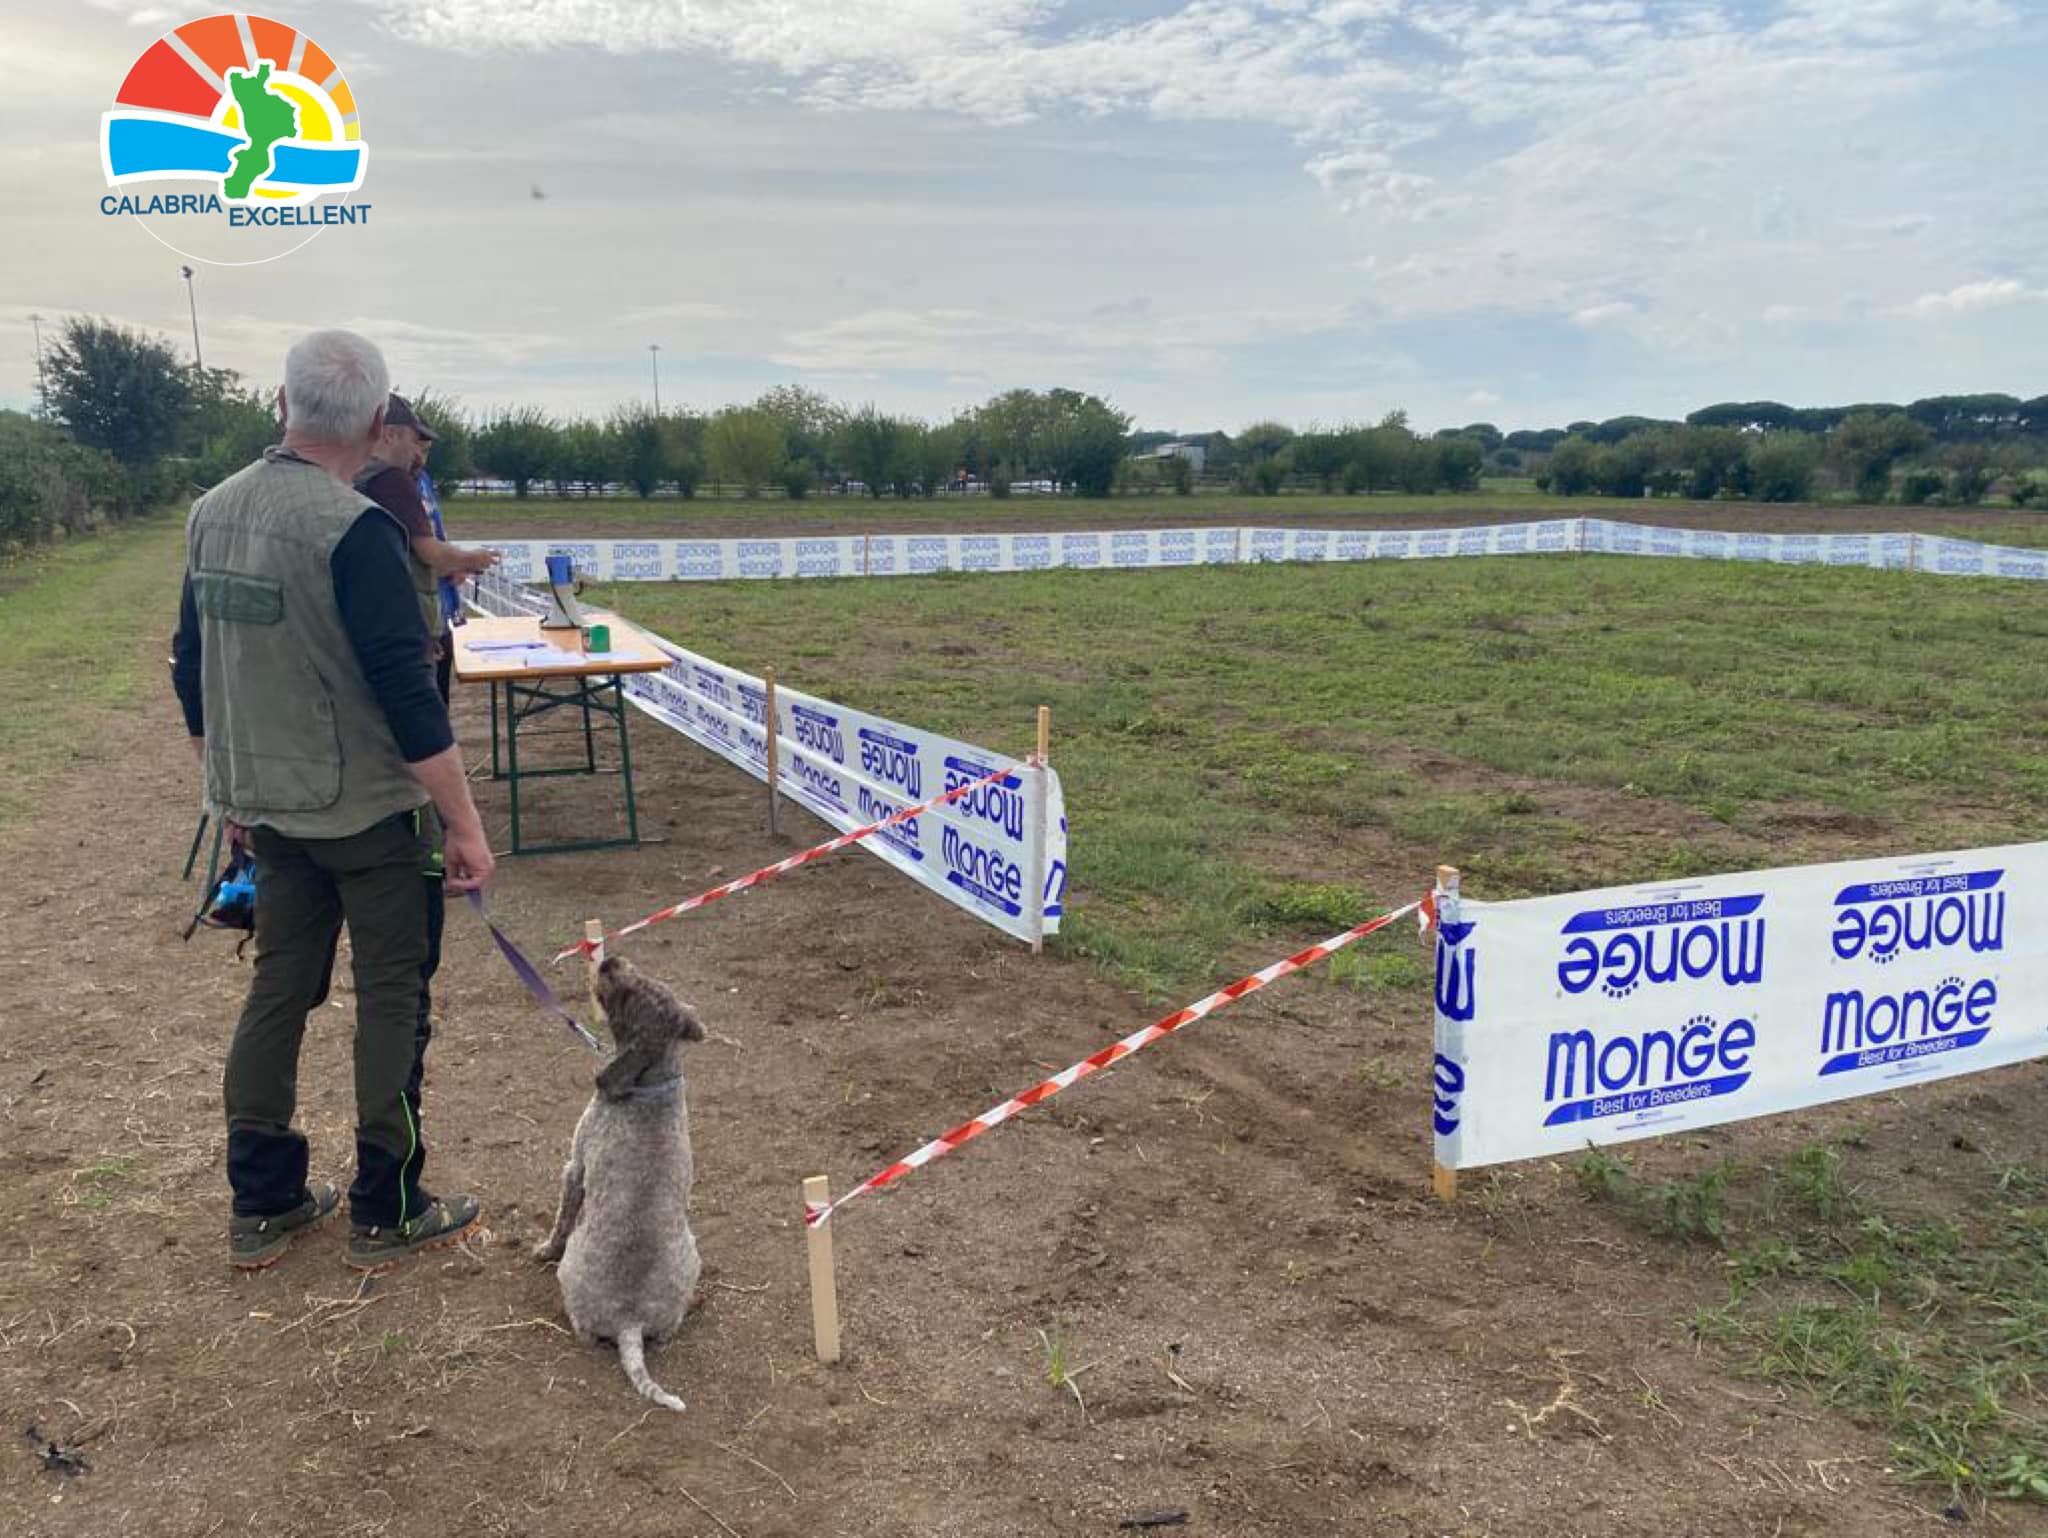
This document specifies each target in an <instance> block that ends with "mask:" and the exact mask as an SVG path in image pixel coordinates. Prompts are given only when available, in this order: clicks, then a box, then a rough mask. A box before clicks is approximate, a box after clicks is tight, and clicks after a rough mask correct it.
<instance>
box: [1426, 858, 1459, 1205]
mask: <svg viewBox="0 0 2048 1538" xmlns="http://www.w3.org/2000/svg"><path fill="white" fill-rule="evenodd" d="M1446 919H1449V920H1450V921H1451V922H1452V923H1454V924H1455V923H1456V922H1457V921H1458V867H1457V866H1455V865H1439V866H1438V867H1437V868H1436V921H1437V923H1439V924H1442V923H1443V922H1444V920H1446ZM1434 1072H1435V1069H1434V1066H1432V1069H1431V1073H1432V1076H1433V1075H1434ZM1434 1146H1435V1145H1434V1142H1432V1144H1431V1147H1432V1150H1434ZM1429 1187H1430V1189H1431V1190H1432V1191H1434V1192H1435V1193H1436V1199H1437V1200H1438V1201H1440V1202H1454V1201H1456V1200H1457V1199H1458V1172H1457V1171H1456V1170H1455V1169H1453V1168H1451V1167H1450V1166H1449V1165H1447V1164H1438V1163H1437V1162H1436V1160H1435V1158H1434V1157H1432V1158H1431V1160H1430V1178H1429Z"/></svg>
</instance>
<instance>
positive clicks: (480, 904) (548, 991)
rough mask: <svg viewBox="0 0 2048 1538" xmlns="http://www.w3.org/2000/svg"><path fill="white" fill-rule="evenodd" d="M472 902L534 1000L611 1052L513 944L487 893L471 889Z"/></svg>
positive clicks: (601, 1052) (588, 1042)
mask: <svg viewBox="0 0 2048 1538" xmlns="http://www.w3.org/2000/svg"><path fill="white" fill-rule="evenodd" d="M469 905H470V906H471V907H472V908H474V909H476V916H477V917H478V918H479V919H481V920H483V925H484V928H486V929H488V930H489V931H490V932H491V938H492V939H493V940H495V941H496V942H497V944H498V951H499V953H500V954H501V955H503V956H504V958H505V960H506V961H507V962H508V963H509V964H510V965H511V968H512V970H513V972H514V973H516V974H517V975H518V978H519V980H520V981H521V982H522V983H524V984H526V991H527V992H528V993H530V994H532V995H533V997H534V1002H535V1003H537V1004H539V1005H540V1007H541V1008H542V1009H544V1010H546V1011H547V1012H548V1013H549V1014H551V1015H553V1016H554V1017H555V1018H556V1019H558V1020H560V1021H561V1022H562V1023H563V1024H564V1025H566V1026H568V1027H569V1029H570V1030H571V1031H572V1032H574V1033H575V1036H576V1039H577V1040H578V1041H581V1042H582V1043H583V1045H584V1046H586V1047H588V1048H590V1050H591V1051H593V1052H595V1053H596V1054H597V1055H598V1056H599V1057H606V1056H608V1055H609V1054H608V1053H607V1052H606V1051H605V1049H604V1047H603V1046H602V1045H601V1044H600V1043H599V1042H598V1039H597V1038H596V1037H595V1036H593V1035H591V1034H590V1032H588V1031H586V1030H585V1029H584V1028H583V1027H582V1026H581V1025H579V1024H577V1022H576V1017H575V1016H574V1015H572V1014H570V1013H569V1011H568V1010H566V1009H564V1008H563V1007H562V1001H561V1000H560V999H558V998H556V997H555V990H554V989H552V988H550V987H549V986H548V980H547V979H546V978H544V977H542V976H541V975H540V971H539V969H538V968H536V967H535V966H534V964H533V963H532V962H530V961H528V960H527V959H526V956H525V953H524V952H522V951H521V950H520V949H519V947H518V946H516V945H514V944H513V943H512V941H511V939H510V938H509V937H508V936H507V935H506V933H505V931H504V930H502V929H500V928H499V927H498V926H497V924H496V923H495V922H494V921H493V920H492V918H491V910H490V906H489V905H488V904H487V903H486V902H485V901H484V894H483V893H482V892H477V891H473V892H471V893H469Z"/></svg>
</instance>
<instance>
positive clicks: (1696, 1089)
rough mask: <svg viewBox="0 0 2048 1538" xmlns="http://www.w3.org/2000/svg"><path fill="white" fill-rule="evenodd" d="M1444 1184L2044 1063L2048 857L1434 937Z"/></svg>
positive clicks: (1908, 871)
mask: <svg viewBox="0 0 2048 1538" xmlns="http://www.w3.org/2000/svg"><path fill="white" fill-rule="evenodd" d="M1436 1043H1437V1045H1436V1065H1435V1086H1434V1088H1435V1100H1434V1118H1433V1119H1434V1126H1435V1132H1436V1157H1437V1162H1438V1163H1439V1164H1442V1165H1446V1166H1448V1167H1450V1168H1453V1169H1459V1168H1469V1167H1471V1166H1473V1165H1481V1164H1498V1163H1503V1162H1505V1161H1508V1160H1513V1159H1533V1158H1538V1157H1542V1156H1544V1155H1550V1154H1558V1153H1565V1152H1569V1151H1571V1150H1574V1149H1578V1148H1583V1147H1585V1146H1586V1145H1587V1144H1589V1143H1622V1142H1628V1141H1631V1140H1632V1139H1635V1138H1644V1137H1657V1136H1661V1135H1662V1134H1664V1133H1667V1132H1677V1131H1682V1130H1684V1129H1687V1128H1693V1127H1705V1126H1712V1125H1714V1124H1715V1123H1718V1122H1729V1121H1739V1120H1742V1119H1743V1118H1745V1117H1750V1116H1765V1115H1769V1114H1771V1113H1773V1112H1777V1111H1790V1110H1796V1109H1798V1108H1799V1107H1801V1106H1810V1105H1819V1104H1822V1103H1824V1102H1826V1101H1830V1100H1845V1099H1848V1098H1849V1097H1851V1096H1854V1095H1868V1094H1874V1093H1877V1092H1878V1091H1890V1090H1896V1089H1899V1088H1901V1087H1902V1086H1905V1085H1910V1084H1917V1083H1921V1082H1923V1081H1927V1080H1932V1079H1945V1078H1952V1077H1954V1076H1955V1075H1957V1074H1964V1073H1975V1072H1977V1071H1978V1070H1980V1069H1985V1068H1994V1067H1997V1066H1999V1065H2001V1064H2005V1063H2013V1062H2019V1061H2021V1060H2022V1059H2025V1058H2032V1057H2040V1056H2044V1055H2048V844H2014V845H2009V846H2007V847H2005V848H2000V849H1969V850H1961V851H1957V852H1953V853H1949V854H1924V855H1910V856H1906V857H1903V858H1899V859H1889V860H1860V861H1855V862H1852V863H1848V864H1842V865H1811V866H1802V867H1797V868H1794V869H1789V870H1767V871H1753V872H1749V873H1746V874H1743V875H1734V876H1716V877H1712V878H1708V879H1703V880H1688V881H1681V882H1674V883H1670V884H1665V885H1656V886H1642V887H1618V888H1614V889H1611V890H1608V891H1604V892H1578V893H1573V894H1571V895H1569V896H1565V897H1543V898H1533V899H1530V900H1528V901H1523V902H1506V903H1481V902H1469V901H1468V902H1464V903H1462V904H1459V905H1458V907H1457V909H1456V911H1455V913H1454V914H1453V915H1450V916H1447V918H1446V920H1445V921H1444V922H1442V923H1441V924H1440V925H1439V926H1438V934H1437V953H1436Z"/></svg>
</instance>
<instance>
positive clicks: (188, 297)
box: [178, 267, 206, 373]
mask: <svg viewBox="0 0 2048 1538" xmlns="http://www.w3.org/2000/svg"><path fill="white" fill-rule="evenodd" d="M178 271H180V272H182V273H183V274H184V275H185V302H186V304H187V305H188V306H189V307H190V308H191V311H192V361H193V362H194V363H195V364H197V365H198V367H199V369H200V371H201V372H202V373H203V372H205V369H206V359H205V358H203V357H201V356H200V353H199V300H198V299H197V298H196V297H194V295H193V293H192V269H191V268H190V267H180V268H179V269H178Z"/></svg>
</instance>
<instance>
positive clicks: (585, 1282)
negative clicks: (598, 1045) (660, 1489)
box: [534, 957, 704, 1410]
mask: <svg viewBox="0 0 2048 1538" xmlns="http://www.w3.org/2000/svg"><path fill="white" fill-rule="evenodd" d="M597 998H598V1003H599V1004H600V1005H601V1006H602V1007H603V1009H604V1012H605V1016H606V1018H607V1019H608V1020H609V1021H610V1022H611V1031H612V1038H613V1040H614V1041H615V1042H616V1043H617V1051H616V1053H615V1054H614V1055H613V1057H612V1060H611V1061H610V1062H609V1063H607V1064H605V1066H604V1067H603V1068H602V1069H600V1070H599V1071H598V1075H597V1093H596V1094H595V1095H593V1096H591V1098H590V1104H589V1106H588V1107H587V1108H585V1110H584V1112H583V1118H582V1120H580V1121H578V1122H577V1123H576V1137H575V1141H574V1142H573V1143H572V1144H571V1145H570V1148H569V1163H568V1165H567V1167H566V1168H564V1169H563V1171H562V1200H561V1205H560V1206H559V1207H558V1208H557V1209H556V1212H555V1226H554V1231H553V1232H552V1233H550V1234H549V1235H548V1236H547V1238H546V1239H544V1240H542V1241H541V1242H540V1244H539V1245H537V1246H536V1247H535V1249H534V1255H535V1256H536V1258H538V1259H541V1260H559V1261H560V1262H561V1267H560V1269H559V1271H558V1273H557V1274H558V1276H559V1279H560V1281H561V1284H562V1304H563V1306H564V1307H565V1308H566V1309H568V1311H569V1323H570V1324H571V1325H573V1326H574V1327H575V1330H576V1338H577V1339H578V1340H579V1341H581V1342H582V1343H583V1344H584V1345H586V1346H588V1345H592V1344H594V1343H595V1342H597V1341H600V1340H610V1341H616V1342H617V1343H618V1348H619V1364H620V1365H621V1366H622V1367H624V1368H625V1369H626V1376H627V1377H628V1378H629V1379H631V1380H632V1384H633V1387H634V1388H636V1389H638V1390H639V1391H640V1392H641V1394H643V1395H644V1396H645V1397H647V1398H649V1399H651V1400H653V1401H654V1402H655V1403H656V1404H658V1405H662V1406H665V1407H666V1408H668V1409H671V1410H680V1409H682V1408H683V1401H682V1400H680V1399H678V1398H677V1397H676V1396H675V1395H673V1394H671V1393H669V1392H668V1391H667V1390H666V1389H664V1388H662V1386H661V1385H660V1384H658V1383H656V1382H655V1381H654V1380H653V1379H652V1378H651V1377H649V1376H648V1374H647V1361H646V1355H645V1352H646V1348H647V1347H648V1346H650V1345H653V1344H656V1343H657V1342H659V1341H662V1340H665V1339H667V1338H668V1337H669V1336H671V1335H673V1334H674V1333H675V1332H676V1330H677V1329H678V1328H679V1327H680V1326H681V1325H682V1322H683V1318H684V1316H685V1315H686V1314H688V1313H689V1311H690V1307H691V1305H692V1304H693V1303H694V1302H695V1301H696V1287H697V1274H698V1272H699V1270H700V1269H701V1262H700V1261H699V1259H698V1256H697V1240H696V1236H695V1235H693V1234H692V1233H691V1232H690V1210H689V1209H690V1185H691V1182H692V1181H693V1180H694V1179H695V1175H696V1162H695V1160H694V1159H693V1158H692V1157H691V1154H690V1110H689V1105H688V1103H687V1101H686V1099H685V1097H684V1093H683V1070H682V1063H681V1051H682V1044H683V1043H684V1042H686V1041H702V1040H703V1039H704V1026H703V1024H702V1023H701V1022H700V1021H699V1020H698V1018H697V1014H696V1011H694V1010H693V1009H691V1008H690V1006H689V1005H687V1004H685V1003H684V1002H683V1001H682V1000H681V999H678V998H677V997H676V996H675V995H674V994H673V993H671V992H669V990H668V989H667V988H665V987H663V986H662V985H661V984H660V983H658V982H655V981H654V980H653V979H652V978H649V977H643V976H641V975H640V973H638V972H637V971H635V970H634V969H633V967H632V965H631V964H630V963H628V962H624V961H621V960H618V959H617V958H616V957H614V958H612V959H610V960H607V961H606V962H605V963H604V965H603V966H601V967H600V968H599V969H598V974H597Z"/></svg>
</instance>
